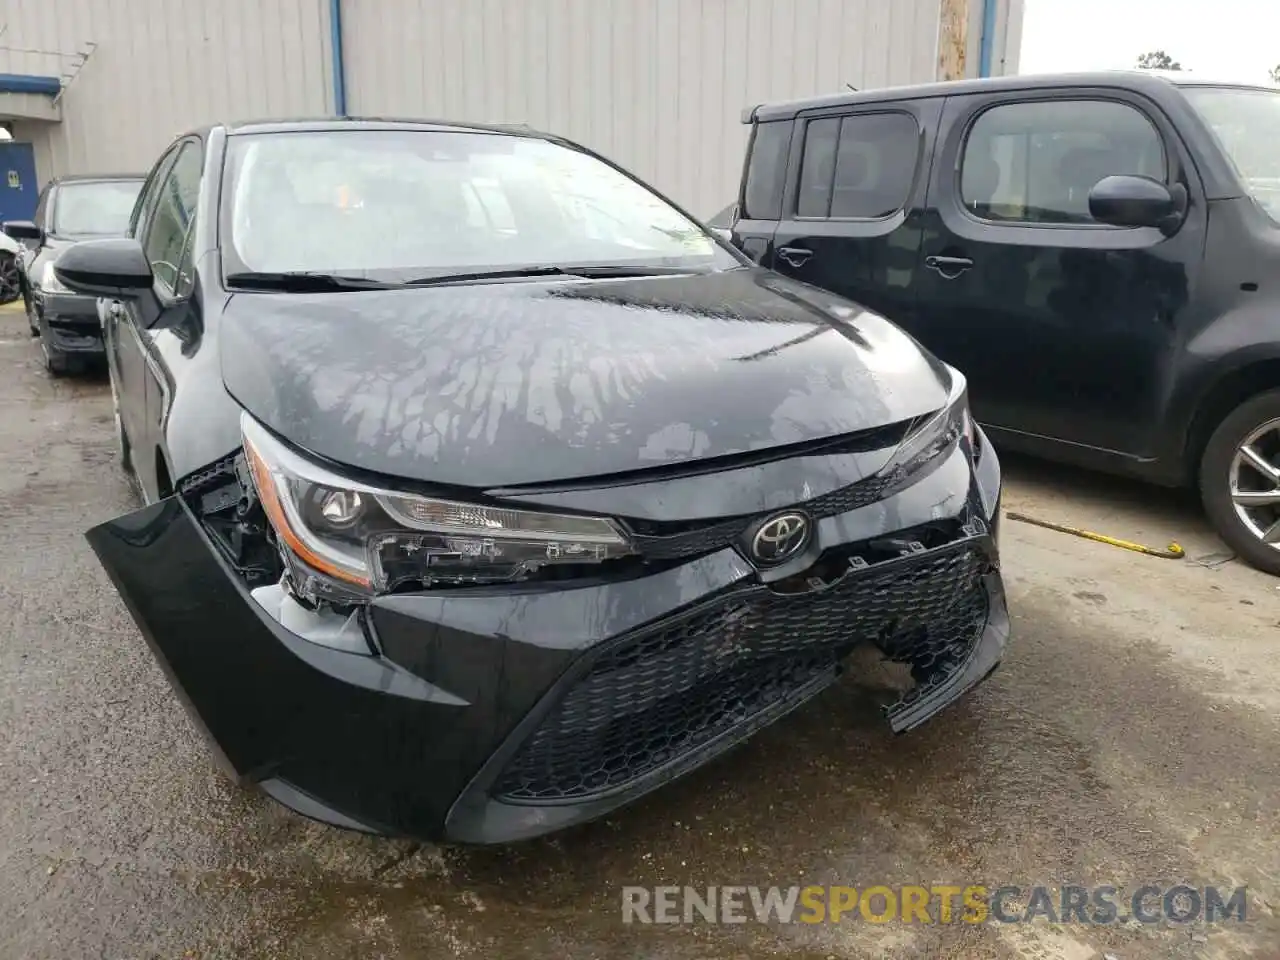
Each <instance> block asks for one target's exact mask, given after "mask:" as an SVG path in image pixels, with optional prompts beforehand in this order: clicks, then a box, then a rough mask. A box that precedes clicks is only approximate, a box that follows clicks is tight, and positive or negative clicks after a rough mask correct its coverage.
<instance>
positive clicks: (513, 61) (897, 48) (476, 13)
mask: <svg viewBox="0 0 1280 960" xmlns="http://www.w3.org/2000/svg"><path fill="white" fill-rule="evenodd" d="M939 2H940V0H399V2H396V3H394V4H393V3H388V2H387V0H346V5H345V9H344V14H343V16H344V27H345V30H344V35H345V46H346V59H347V89H348V107H349V109H350V111H351V112H352V113H364V114H399V115H408V116H423V115H425V116H433V117H438V118H442V119H469V120H487V121H504V122H526V123H529V124H531V125H533V126H535V127H539V128H541V129H545V130H549V131H552V132H554V133H558V134H562V135H564V136H567V137H570V138H571V139H574V140H578V141H580V142H582V143H584V144H586V145H587V146H589V147H591V148H592V149H594V150H597V151H599V152H601V153H603V154H604V155H606V156H608V157H609V158H610V159H613V160H615V161H617V162H618V163H621V164H622V165H623V166H625V167H628V168H629V169H631V170H632V171H634V172H635V173H637V174H639V175H640V176H641V177H642V178H644V179H647V180H649V181H651V182H652V183H654V184H655V185H656V186H658V187H659V188H660V189H662V190H663V191H665V192H667V193H668V194H670V195H671V196H672V197H673V198H674V199H676V200H677V201H678V202H680V203H683V204H685V205H686V206H688V207H689V208H690V209H691V210H692V212H694V213H695V214H699V215H704V216H710V215H711V214H713V213H715V212H716V211H717V210H718V209H719V208H720V207H722V206H724V205H725V204H726V203H728V202H730V201H731V200H732V199H733V196H734V194H735V193H736V190H737V181H738V177H739V174H740V172H741V167H742V157H743V149H744V146H745V137H746V130H745V128H743V126H742V125H741V123H740V122H739V117H740V114H741V112H742V109H743V107H745V106H747V105H749V104H752V103H757V102H760V101H764V100H773V99H783V98H791V97H800V96H808V95H810V94H816V93H830V92H833V91H838V90H841V89H843V88H844V86H845V84H846V83H851V84H853V85H854V86H856V87H878V86H888V85H893V84H905V83H914V82H921V81H926V80H932V79H934V77H935V72H936V64H937V42H938V9H939ZM975 2H976V0H975ZM393 10H394V15H393V13H392V11H393Z"/></svg>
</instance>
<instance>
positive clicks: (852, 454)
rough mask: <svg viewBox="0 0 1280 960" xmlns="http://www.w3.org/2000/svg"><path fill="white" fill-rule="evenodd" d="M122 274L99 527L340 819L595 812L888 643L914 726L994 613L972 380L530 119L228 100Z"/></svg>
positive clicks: (96, 249)
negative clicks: (125, 497) (274, 107)
mask: <svg viewBox="0 0 1280 960" xmlns="http://www.w3.org/2000/svg"><path fill="white" fill-rule="evenodd" d="M134 220H135V226H134V227H133V229H132V235H131V236H130V237H128V238H126V239H120V240H102V241H93V242H89V243H83V244H79V245H77V246H74V247H72V248H71V249H69V250H68V251H67V252H66V253H65V254H64V255H63V256H62V257H60V258H59V260H58V261H57V266H56V273H57V275H58V277H59V279H60V280H61V281H62V282H63V283H65V284H66V285H67V286H68V287H71V288H74V289H76V290H79V291H81V292H85V293H93V294H96V295H97V296H99V297H100V298H101V299H100V300H99V309H100V311H101V315H102V320H103V324H104V327H105V331H106V344H107V353H108V360H109V364H110V369H111V383H112V395H113V399H114V401H115V409H116V414H117V428H118V432H119V442H120V448H121V459H122V463H123V464H124V466H125V468H126V470H127V471H128V473H129V476H130V477H131V478H132V479H133V480H134V482H136V484H137V486H138V488H139V489H140V491H141V494H142V496H143V498H144V499H145V501H146V503H147V505H146V506H145V507H143V508H142V509H141V510H139V511H138V512H136V513H133V514H130V515H128V516H125V517H121V518H119V519H116V520H113V521H110V522H108V523H104V524H103V525H101V526H99V527H96V528H95V529H93V530H91V531H90V532H89V534H88V537H89V541H90V543H91V544H92V546H93V548H94V550H95V551H96V552H97V554H98V556H99V558H100V559H101V561H102V563H103V565H104V567H105V568H106V570H107V571H108V573H109V574H110V576H111V577H112V579H113V581H114V583H115V585H116V587H117V589H118V590H119V592H120V595H121V596H122V597H123V598H124V601H125V603H126V604H127V605H128V607H129V609H130V611H131V613H132V614H133V617H134V619H135V620H136V621H137V623H138V625H139V627H140V628H141V631H142V634H143V635H144V637H145V638H146V640H147V642H148V643H149V645H150V646H151V649H152V651H153V652H154V654H155V656H156V658H157V660H158V661H159V663H160V665H161V666H162V667H163V668H164V670H165V672H166V673H167V675H168V677H169V679H170V681H171V682H172V684H173V686H174V687H175V689H176V690H177V692H178V693H179V695H180V696H181V698H182V699H183V701H184V703H185V704H186V706H187V707H188V708H189V710H190V712H191V715H192V717H193V720H194V721H195V723H196V724H197V725H198V726H199V727H200V728H201V729H202V730H203V731H204V732H206V733H207V734H208V737H209V739H210V741H211V743H212V744H213V745H214V747H215V749H216V751H217V753H218V755H219V757H220V758H221V760H222V761H223V762H224V763H225V765H226V767H227V768H228V770H229V771H230V772H231V773H232V774H234V775H235V776H236V777H237V778H239V779H241V780H242V781H245V782H251V783H257V784H258V785H260V787H261V788H262V789H263V790H264V791H266V792H267V793H268V794H270V795H271V796H272V797H274V798H276V799H277V800H279V801H281V802H282V803H284V804H286V805H288V806H289V807H292V808H293V809H295V810H297V811H299V812H301V813H303V814H306V815H308V816H311V817H314V818H317V819H319V820H323V821H326V822H328V823H333V824H337V825H341V826H345V827H351V828H356V829H363V830H368V831H375V832H383V833H394V834H404V835H412V836H418V837H423V838H443V839H446V840H455V841H463V842H501V841H509V840H515V839H520V838H525V837H531V836H534V835H537V834H541V833H546V832H549V831H552V830H556V829H558V828H561V827H565V826H568V825H570V824H574V823H577V822H580V821H584V820H588V819H591V818H593V817H596V816H599V815H600V814H602V813H605V812H606V811H609V810H611V809H613V808H615V807H618V806H619V805H621V804H624V803H627V802H628V801H630V800H633V799H635V798H636V797H638V796H640V795H642V794H644V793H646V792H648V791H649V790H651V789H653V788H655V787H657V786H659V785H660V784H662V783H664V782H667V781H670V780H671V779H672V778H674V777H677V776H680V775H681V774H684V773H686V772H688V771H690V770H692V769H693V768H695V767H697V766H699V765H700V764H702V763H704V762H706V761H707V760H709V759H711V758H713V757H715V756H717V755H718V754H720V753H722V752H723V751H725V750H727V749H729V748H730V747H731V746H733V745H734V744H736V743H738V742H740V741H741V740H743V739H744V738H745V737H747V736H749V735H750V734H751V733H753V732H754V731H756V730H758V729H760V728H761V727H762V726H764V725H766V724H768V723H770V722H772V721H774V720H776V719H777V718H779V717H780V716H782V715H783V714H785V713H787V712H788V711H790V710H792V709H793V708H795V707H796V706H798V705H799V704H801V703H803V702H804V701H806V700H808V699H809V698H810V697H812V696H813V695H814V694H815V693H817V692H818V691H820V690H822V689H823V688H825V687H827V686H828V685H829V684H830V683H831V682H832V681H833V680H834V679H835V678H836V677H837V676H838V675H839V674H840V672H841V670H842V667H843V666H844V665H845V664H847V663H848V662H849V661H850V658H849V654H850V653H851V652H852V651H853V650H854V649H855V648H858V647H863V646H864V645H866V647H867V648H869V649H872V650H873V651H878V653H879V655H880V656H882V657H883V658H884V659H887V660H890V661H894V662H896V663H898V664H901V665H902V667H901V672H902V673H903V674H904V675H909V677H910V678H912V679H913V680H914V686H913V687H911V689H909V690H907V691H906V692H904V693H903V695H902V697H901V699H899V700H897V701H896V702H894V703H892V704H890V705H889V706H887V707H886V708H885V709H886V719H887V722H888V724H889V725H890V727H891V728H892V729H893V730H895V731H898V732H901V731H905V730H908V729H911V728H912V727H915V726H916V725H918V724H920V723H922V722H924V721H925V720H927V719H928V718H930V717H931V716H933V715H934V714H935V713H937V712H938V711H939V710H940V709H942V708H943V707H944V706H946V705H947V704H949V703H951V702H953V701H955V700H956V699H957V698H958V697H960V696H961V695H962V694H964V693H965V691H967V690H969V689H971V688H973V687H974V686H975V685H976V684H978V683H979V682H980V681H982V680H983V679H984V678H985V677H986V676H987V675H989V674H990V672H991V671H992V670H993V669H994V668H995V667H996V665H997V663H998V662H999V660H1000V658H1001V655H1002V653H1003V651H1004V647H1005V642H1006V638H1007V635H1008V615H1007V612H1006V608H1005V601H1004V596H1003V590H1002V586H1001V579H1000V574H999V558H998V553H997V537H996V534H997V516H998V508H999V493H1000V468H999V465H998V463H997V460H996V457H995V454H994V453H993V451H992V450H991V448H990V447H989V446H987V444H986V441H985V439H984V438H983V435H982V433H981V431H980V430H979V429H977V428H976V427H975V426H974V424H973V422H972V421H971V420H970V419H969V414H968V409H967V404H966V398H965V382H964V379H963V377H962V376H961V375H960V374H959V373H958V372H957V371H956V370H954V369H951V368H949V367H947V366H945V365H944V364H942V363H940V362H938V361H937V360H936V359H934V358H933V357H932V356H930V355H929V354H928V353H926V352H924V351H923V350H922V349H921V348H920V347H919V346H918V345H917V344H916V343H915V342H914V341H912V340H911V339H910V338H909V337H907V336H906V335H904V334H903V333H902V332H900V331H899V330H898V329H897V328H896V327H894V326H893V325H892V324H890V323H889V322H887V321H886V320H884V319H882V318H880V317H878V316H875V315H873V314H871V313H869V312H867V311H865V310H863V309H861V308H860V307H858V306H857V305H856V304H853V303H850V302H848V301H846V300H842V299H840V298H839V297H836V296H833V295H831V294H829V293H824V292H822V291H820V290H817V289H815V288H812V287H808V286H806V285H803V284H800V283H797V282H794V281H790V280H786V279H784V278H782V277H780V276H778V275H776V274H773V273H771V272H769V271H767V270H763V269H760V268H757V267H755V266H753V265H751V264H750V263H747V262H745V261H744V260H743V259H742V258H741V257H740V256H738V255H737V254H736V253H735V252H733V251H732V250H731V249H729V248H728V247H726V246H725V245H723V244H722V243H721V242H720V241H718V240H717V239H715V238H714V237H712V236H711V235H709V234H708V233H707V231H706V230H705V229H704V228H703V227H701V226H700V225H699V224H698V223H696V222H695V221H694V220H693V219H692V218H690V217H689V216H687V215H686V214H685V213H683V212H682V211H680V210H679V209H677V208H676V207H674V206H673V205H672V204H671V203H670V202H669V201H667V200H665V199H664V198H662V197H661V196H659V195H658V194H656V193H655V192H653V191H652V190H651V189H649V188H648V187H646V186H644V185H643V184H641V183H640V182H638V181H637V180H635V179H634V178H632V177H631V176H629V175H628V174H626V173H624V172H623V171H621V170H619V169H618V168H617V167H615V166H613V165H611V164H609V163H607V162H606V161H604V160H602V159H601V158H599V157H597V156H596V155H594V154H592V153H591V152H589V151H587V150H584V149H582V148H581V147H579V146H577V145H574V144H572V143H568V142H566V141H564V140H560V139H557V138H553V137H548V136H542V135H537V134H533V133H530V132H529V131H527V130H523V129H507V128H482V127H470V126H468V127H464V126H454V125H447V124H440V123H416V122H390V121H381V120H379V121H359V120H329V121H315V122H301V121H288V122H277V123H265V122H263V123H255V124H249V125H242V126H235V127H214V128H211V129H206V130H202V131H198V132H194V133H191V134H189V135H187V136H184V137H181V138H179V139H178V140H177V141H175V142H174V143H173V144H172V145H171V146H170V147H169V149H168V150H167V151H166V152H165V153H164V155H163V156H162V157H161V159H160V160H159V162H158V163H157V164H156V166H155V168H154V169H153V170H152V172H151V174H150V176H149V178H148V180H147V184H146V186H145V188H144V189H143V192H142V194H141V196H140V199H139V201H138V210H137V213H136V215H135V218H134Z"/></svg>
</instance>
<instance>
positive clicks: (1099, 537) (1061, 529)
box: [1005, 510, 1187, 560]
mask: <svg viewBox="0 0 1280 960" xmlns="http://www.w3.org/2000/svg"><path fill="white" fill-rule="evenodd" d="M1005 516H1006V517H1008V518H1009V519H1010V520H1017V521H1019V522H1020V523H1029V524H1032V525H1033V526H1036V527H1044V528H1045V529H1046V530H1056V531H1058V533H1069V534H1071V536H1073V537H1083V538H1084V539H1086V540H1096V541H1097V542H1098V543H1108V544H1110V545H1111V546H1113V547H1120V548H1121V549H1124V550H1132V551H1134V552H1135V553H1145V554H1146V555H1147V556H1149V557H1161V558H1163V559H1165V560H1181V559H1182V558H1183V557H1185V556H1186V555H1187V551H1185V550H1183V549H1182V545H1181V544H1180V543H1177V542H1176V541H1175V542H1173V543H1170V544H1169V545H1168V546H1167V547H1166V548H1165V549H1163V550H1156V549H1155V548H1154V547H1144V546H1143V545H1142V544H1140V543H1133V542H1131V541H1129V540H1117V539H1116V538H1115V537H1108V536H1106V535H1104V534H1101V533H1094V532H1093V531H1091V530H1081V529H1079V528H1078V527H1068V526H1064V525H1063V524H1060V523H1050V522H1049V521H1048V520H1037V519H1036V518H1035V517H1028V516H1027V515H1026V514H1025V513H1014V512H1013V511H1011V510H1010V511H1006V512H1005Z"/></svg>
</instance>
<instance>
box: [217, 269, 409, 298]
mask: <svg viewBox="0 0 1280 960" xmlns="http://www.w3.org/2000/svg"><path fill="white" fill-rule="evenodd" d="M227 286H229V287H243V288H246V289H250V290H283V291H285V292H288V293H327V292H329V291H332V290H392V289H394V288H396V287H399V286H403V284H399V283H390V282H388V281H386V280H369V279H367V278H366V277H343V276H339V275H337V274H332V273H308V272H306V271H302V270H288V271H277V272H257V271H252V272H248V273H233V274H230V275H228V277H227Z"/></svg>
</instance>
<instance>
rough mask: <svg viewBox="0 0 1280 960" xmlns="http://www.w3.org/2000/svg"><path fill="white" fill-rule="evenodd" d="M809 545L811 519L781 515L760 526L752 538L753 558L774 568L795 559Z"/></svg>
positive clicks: (795, 514)
mask: <svg viewBox="0 0 1280 960" xmlns="http://www.w3.org/2000/svg"><path fill="white" fill-rule="evenodd" d="M808 543H809V518H808V517H806V516H805V515H804V514H803V513H780V514H778V515H777V516H776V517H770V518H769V519H768V520H766V521H765V522H764V523H762V524H761V525H760V529H759V530H757V531H756V535H755V536H754V537H752V538H751V556H752V559H754V560H755V561H756V562H757V563H759V564H763V565H765V566H774V565H775V564H779V563H782V561H784V560H788V559H790V558H791V557H794V556H795V555H796V554H797V553H799V552H800V551H801V550H803V549H804V548H805V546H807V545H808Z"/></svg>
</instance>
